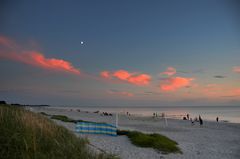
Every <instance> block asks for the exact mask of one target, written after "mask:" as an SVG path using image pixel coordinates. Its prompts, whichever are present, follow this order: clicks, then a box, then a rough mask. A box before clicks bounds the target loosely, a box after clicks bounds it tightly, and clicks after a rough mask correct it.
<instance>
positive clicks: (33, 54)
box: [0, 37, 80, 74]
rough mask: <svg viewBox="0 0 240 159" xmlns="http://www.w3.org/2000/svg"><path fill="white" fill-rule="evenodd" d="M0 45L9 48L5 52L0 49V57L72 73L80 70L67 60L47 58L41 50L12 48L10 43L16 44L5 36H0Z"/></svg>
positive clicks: (77, 72) (78, 72)
mask: <svg viewBox="0 0 240 159" xmlns="http://www.w3.org/2000/svg"><path fill="white" fill-rule="evenodd" d="M0 45H2V46H4V47H6V48H10V49H11V51H7V52H6V51H1V50H0V58H4V59H8V60H13V61H17V62H22V63H25V64H29V65H32V66H35V67H40V68H43V69H47V70H55V71H64V72H69V73H73V74H80V70H78V69H77V68H75V67H74V66H73V65H72V64H71V63H70V62H68V61H65V60H62V59H56V58H47V57H45V56H44V55H43V54H42V53H41V52H38V51H24V50H23V49H19V48H18V49H17V50H16V49H13V48H15V46H13V47H12V45H16V44H15V43H14V42H12V41H11V40H9V39H7V38H4V37H0ZM16 46H17V45H16Z"/></svg>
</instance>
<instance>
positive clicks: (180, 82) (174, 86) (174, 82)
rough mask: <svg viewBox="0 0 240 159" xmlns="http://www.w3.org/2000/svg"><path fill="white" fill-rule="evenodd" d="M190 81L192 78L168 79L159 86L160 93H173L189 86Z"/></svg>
mask: <svg viewBox="0 0 240 159" xmlns="http://www.w3.org/2000/svg"><path fill="white" fill-rule="evenodd" d="M192 80H193V78H184V77H169V78H167V79H165V80H164V81H163V82H162V83H161V84H160V88H161V90H162V91H175V90H178V89H180V88H183V87H186V86H189V85H190V84H191V81H192Z"/></svg>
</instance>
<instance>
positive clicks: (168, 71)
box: [160, 67, 177, 76]
mask: <svg viewBox="0 0 240 159" xmlns="http://www.w3.org/2000/svg"><path fill="white" fill-rule="evenodd" d="M176 73H177V71H176V69H175V68H174V67H168V68H167V69H166V71H164V72H162V73H160V75H168V76H173V75H175V74H176Z"/></svg>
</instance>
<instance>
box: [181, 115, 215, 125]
mask: <svg viewBox="0 0 240 159" xmlns="http://www.w3.org/2000/svg"><path fill="white" fill-rule="evenodd" d="M183 120H190V121H191V123H192V125H194V122H195V121H196V122H199V124H200V125H203V120H202V117H201V116H200V115H199V116H198V117H195V119H194V120H193V119H192V118H190V116H189V114H187V115H186V117H183ZM216 121H217V122H218V121H219V117H216Z"/></svg>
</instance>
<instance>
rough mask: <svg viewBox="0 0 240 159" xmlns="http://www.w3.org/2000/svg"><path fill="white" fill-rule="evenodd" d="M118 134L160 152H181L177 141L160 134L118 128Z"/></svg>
mask: <svg viewBox="0 0 240 159" xmlns="http://www.w3.org/2000/svg"><path fill="white" fill-rule="evenodd" d="M118 135H127V136H128V138H129V139H130V141H131V142H132V143H133V144H134V145H136V146H139V147H151V148H154V149H156V150H159V151H161V152H162V153H182V152H181V150H180V149H179V147H178V146H177V145H178V143H177V142H175V141H173V140H171V139H169V138H167V137H166V136H163V135H160V134H144V133H141V132H137V131H125V130H123V131H122V130H121V131H120V130H118Z"/></svg>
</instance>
